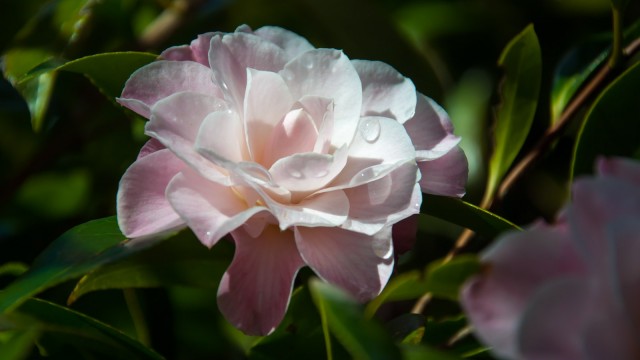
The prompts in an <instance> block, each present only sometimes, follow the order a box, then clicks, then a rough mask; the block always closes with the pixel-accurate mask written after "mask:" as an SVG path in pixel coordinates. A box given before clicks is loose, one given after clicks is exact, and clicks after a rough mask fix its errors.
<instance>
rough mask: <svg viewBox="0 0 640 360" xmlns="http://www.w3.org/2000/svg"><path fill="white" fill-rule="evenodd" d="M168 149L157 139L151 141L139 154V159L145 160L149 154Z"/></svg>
mask: <svg viewBox="0 0 640 360" xmlns="http://www.w3.org/2000/svg"><path fill="white" fill-rule="evenodd" d="M162 149H166V148H165V147H164V145H162V143H161V142H160V141H158V140H157V139H154V138H151V139H149V140H148V141H147V142H146V143H145V144H144V145H143V146H142V148H141V149H140V151H139V152H138V159H140V158H143V157H145V156H147V155H149V154H153V153H154V152H156V151H158V150H162Z"/></svg>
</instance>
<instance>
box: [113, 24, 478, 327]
mask: <svg viewBox="0 0 640 360" xmlns="http://www.w3.org/2000/svg"><path fill="white" fill-rule="evenodd" d="M118 102H119V103H120V104H122V105H124V106H126V107H128V108H129V109H131V110H133V111H135V112H137V113H138V114H140V115H142V116H144V117H146V118H149V122H148V123H147V125H146V128H145V129H146V134H148V135H149V136H151V137H152V139H151V140H149V142H148V143H147V144H146V145H145V146H144V147H143V148H142V150H141V151H140V155H139V156H138V159H137V160H136V161H135V162H134V163H133V164H132V165H131V167H130V168H129V169H128V170H127V172H126V173H125V174H124V176H123V178H122V180H121V182H120V189H119V193H118V221H119V225H120V228H121V230H122V231H123V233H124V234H126V235H127V236H128V237H131V238H138V237H145V236H149V235H153V234H157V233H160V232H163V231H167V230H171V229H176V228H180V227H184V226H188V227H189V228H191V229H192V230H193V232H194V233H195V234H196V236H197V237H198V239H200V241H201V242H202V243H203V244H205V245H206V246H209V247H211V246H213V245H214V244H215V243H216V242H217V241H218V240H220V238H222V237H223V236H225V235H226V234H228V233H231V236H232V237H233V240H234V241H235V245H236V253H235V257H234V259H233V262H232V264H231V266H230V267H229V269H228V270H227V272H226V273H225V275H224V277H223V278H222V280H221V283H220V287H219V290H218V305H219V308H220V310H221V311H222V313H223V314H224V315H225V317H226V318H227V319H228V320H229V321H230V322H231V323H232V324H234V325H235V326H236V327H238V328H239V329H241V330H243V331H244V332H246V333H248V334H260V335H262V334H268V333H270V332H271V331H273V330H274V328H275V327H276V326H277V325H278V324H279V323H280V321H281V320H282V318H283V316H284V313H285V311H286V308H287V305H288V302H289V297H290V295H291V290H292V284H293V280H294V278H295V275H296V273H297V271H298V270H299V269H300V268H301V267H302V266H305V265H306V266H309V267H311V268H312V269H313V271H315V273H316V274H318V275H319V276H320V277H321V278H323V279H324V280H326V281H328V282H331V283H333V284H336V285H338V286H340V287H342V288H344V289H345V290H347V291H349V292H350V293H351V294H353V295H354V296H355V297H356V298H357V299H359V300H361V301H366V300H369V299H371V298H372V297H374V296H376V295H378V294H379V293H380V291H381V290H382V288H383V287H384V286H385V284H386V282H387V280H388V279H389V276H390V274H391V270H392V267H393V259H394V256H393V247H392V236H391V228H392V225H393V224H395V223H397V222H398V221H400V220H402V219H405V218H407V217H409V216H411V215H412V214H416V213H418V212H419V209H420V204H421V202H422V194H421V190H422V191H425V192H429V193H434V194H441V195H449V196H461V195H462V194H463V193H464V185H465V182H466V174H467V163H466V158H465V156H464V154H463V153H462V151H461V150H460V149H459V147H458V146H457V144H458V142H459V138H458V137H456V136H454V135H453V133H452V131H453V129H452V125H451V123H450V121H449V118H448V117H447V115H446V113H445V112H444V111H443V110H442V109H441V108H440V107H439V106H438V105H436V104H435V103H434V102H433V101H432V100H431V99H429V98H427V97H425V96H424V95H421V94H419V93H416V90H415V87H414V85H413V83H412V82H411V81H410V80H409V79H407V78H405V77H403V76H402V75H401V74H400V73H398V72H397V71H396V70H395V69H393V68H392V67H391V66H389V65H387V64H384V63H381V62H375V61H363V60H353V61H352V60H349V59H348V58H347V57H346V56H345V55H344V54H343V53H342V52H341V51H339V50H334V49H315V48H314V47H313V46H311V45H310V44H309V43H308V42H307V41H306V40H305V39H304V38H302V37H300V36H298V35H296V34H294V33H291V32H289V31H287V30H284V29H281V28H278V27H263V28H260V29H258V30H256V31H252V30H251V29H250V28H249V27H247V26H241V27H239V28H238V29H237V30H236V31H235V32H234V33H228V34H227V33H207V34H203V35H200V36H198V38H197V39H196V40H194V41H192V43H191V45H188V46H177V47H172V48H170V49H167V50H166V51H164V52H163V53H162V54H161V60H160V61H156V62H154V63H151V64H149V65H147V66H144V67H143V68H141V69H139V70H137V71H136V72H135V73H134V74H132V75H131V78H130V79H129V80H128V81H127V84H126V86H125V89H124V90H123V92H122V97H121V98H119V99H118Z"/></svg>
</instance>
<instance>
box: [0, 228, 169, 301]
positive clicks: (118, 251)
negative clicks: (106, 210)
mask: <svg viewBox="0 0 640 360" xmlns="http://www.w3.org/2000/svg"><path fill="white" fill-rule="evenodd" d="M167 236H168V235H167ZM164 238H165V237H156V238H150V239H144V240H137V241H128V240H127V239H126V238H125V237H124V235H122V233H121V232H120V230H119V229H118V224H117V221H116V218H115V216H113V217H108V218H104V219H99V220H93V221H89V222H87V223H84V224H82V225H78V226H76V227H74V228H73V229H71V230H69V231H67V232H66V233H64V234H62V235H61V236H60V237H59V238H57V239H56V240H55V241H54V242H53V243H51V245H49V247H48V248H47V249H45V251H44V252H42V254H40V256H38V258H36V260H35V261H34V263H33V265H32V266H31V268H30V269H29V271H27V272H26V273H24V274H23V275H22V276H20V277H19V278H18V279H16V280H15V281H14V282H13V283H11V284H9V286H7V287H6V288H5V289H4V291H2V293H0V313H1V312H7V311H9V310H12V309H14V308H15V307H16V306H18V305H20V304H21V303H22V302H24V301H25V300H26V299H27V298H28V297H30V296H33V295H35V294H37V293H38V292H40V291H42V290H45V289H47V288H49V287H51V286H54V285H56V284H59V283H61V282H64V281H66V280H70V279H73V278H77V277H80V276H82V275H84V274H86V273H87V272H89V271H91V270H93V269H95V268H97V267H99V266H100V265H103V264H106V263H109V262H112V261H115V260H117V259H120V258H123V257H125V256H127V255H130V254H133V253H135V252H137V251H140V250H142V249H145V248H147V247H149V246H151V245H154V244H155V243H156V242H158V241H160V240H162V239H164Z"/></svg>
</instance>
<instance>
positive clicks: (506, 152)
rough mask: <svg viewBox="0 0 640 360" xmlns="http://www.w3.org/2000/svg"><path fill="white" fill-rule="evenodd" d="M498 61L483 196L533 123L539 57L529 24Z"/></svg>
mask: <svg viewBox="0 0 640 360" xmlns="http://www.w3.org/2000/svg"><path fill="white" fill-rule="evenodd" d="M498 64H499V65H500V66H502V67H503V68H504V73H505V77H504V79H503V82H502V85H501V89H500V97H501V104H500V105H499V107H498V109H497V111H496V126H495V134H494V141H495V146H494V149H493V154H492V155H491V158H490V160H489V175H488V179H487V190H486V194H485V197H487V196H491V197H493V194H494V193H495V191H496V190H497V188H498V184H499V183H500V181H501V180H502V177H503V176H504V174H505V173H506V172H507V170H509V167H511V164H512V163H513V160H514V159H515V158H516V156H517V155H518V152H519V151H520V148H521V147H522V145H523V144H524V141H525V139H526V138H527V135H528V134H529V129H530V128H531V124H532V123H533V118H534V115H535V113H536V106H537V104H538V94H539V92H540V79H541V78H542V57H541V53H540V44H539V43H538V37H537V36H536V33H535V31H534V29H533V25H529V26H527V28H525V29H524V30H523V31H522V32H521V33H520V34H518V35H517V36H516V37H515V38H514V39H513V40H511V42H510V43H509V44H508V45H507V47H506V48H505V49H504V50H503V52H502V55H501V56H500V60H499V61H498Z"/></svg>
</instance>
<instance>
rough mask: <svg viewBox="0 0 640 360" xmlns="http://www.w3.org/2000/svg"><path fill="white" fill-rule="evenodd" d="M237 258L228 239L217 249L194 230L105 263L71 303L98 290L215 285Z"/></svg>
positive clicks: (76, 290)
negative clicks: (198, 236)
mask: <svg viewBox="0 0 640 360" xmlns="http://www.w3.org/2000/svg"><path fill="white" fill-rule="evenodd" d="M232 257H233V246H232V245H231V244H230V243H229V242H226V241H223V242H221V243H219V244H218V245H216V247H215V248H214V249H211V250H210V249H208V248H207V247H205V246H203V245H202V244H201V243H200V242H199V241H198V240H197V239H196V238H195V236H194V235H193V233H192V232H190V231H185V232H182V233H180V234H179V235H178V236H174V237H172V238H171V239H169V240H167V241H165V242H163V243H161V244H159V245H157V246H155V247H153V248H151V249H147V250H144V251H141V252H139V253H137V254H134V255H132V256H130V257H127V258H126V259H123V260H120V261H116V262H113V263H110V264H107V265H104V266H101V267H99V268H97V269H95V270H93V271H92V272H90V273H89V274H87V275H85V276H84V277H82V279H80V281H79V282H78V284H77V285H76V287H75V288H74V290H73V292H72V293H71V295H70V296H69V299H68V303H69V304H71V303H73V302H74V301H76V300H77V299H78V298H79V297H81V296H82V295H85V294H87V293H89V292H92V291H96V290H106V289H126V288H150V287H161V286H172V285H179V286H193V287H205V288H214V289H216V288H217V287H218V283H219V282H220V279H221V278H222V274H223V273H224V271H225V270H226V269H227V267H228V266H229V263H230V261H231V258H232Z"/></svg>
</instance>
